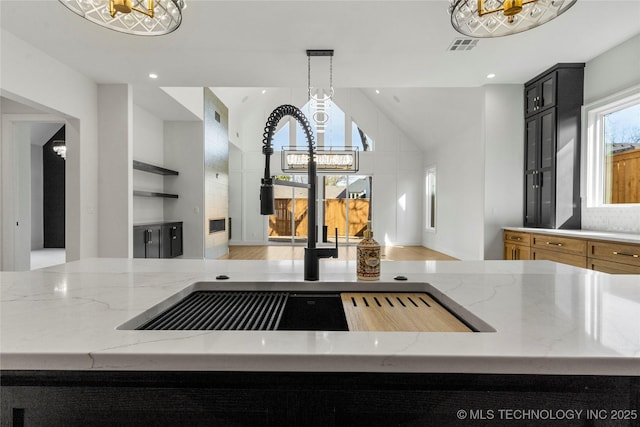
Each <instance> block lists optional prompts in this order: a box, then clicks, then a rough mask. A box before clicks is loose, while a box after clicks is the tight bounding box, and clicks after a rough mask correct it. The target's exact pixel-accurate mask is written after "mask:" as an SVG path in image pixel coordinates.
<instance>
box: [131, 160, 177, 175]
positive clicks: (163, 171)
mask: <svg viewBox="0 0 640 427" xmlns="http://www.w3.org/2000/svg"><path fill="white" fill-rule="evenodd" d="M133 168H134V169H136V170H139V171H143V172H150V173H157V174H158V175H178V174H179V172H178V171H174V170H171V169H167V168H163V167H160V166H156V165H152V164H149V163H144V162H141V161H138V160H134V161H133Z"/></svg>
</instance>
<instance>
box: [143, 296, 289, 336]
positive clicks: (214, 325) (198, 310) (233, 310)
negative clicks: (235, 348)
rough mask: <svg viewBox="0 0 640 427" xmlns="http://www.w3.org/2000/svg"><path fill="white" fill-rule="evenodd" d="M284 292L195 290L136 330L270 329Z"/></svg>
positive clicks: (277, 317)
mask: <svg viewBox="0 0 640 427" xmlns="http://www.w3.org/2000/svg"><path fill="white" fill-rule="evenodd" d="M287 297H288V293H287V292H219V291H196V292H193V293H192V294H190V295H188V296H187V297H186V298H184V299H182V300H181V301H179V302H177V303H176V304H174V305H173V306H171V307H170V308H168V309H167V310H165V311H164V312H162V313H160V314H159V315H158V316H156V317H155V318H153V319H151V320H150V321H148V322H146V323H144V324H143V325H142V326H139V327H138V328H136V329H138V330H220V331H273V330H276V329H277V328H278V325H279V323H280V319H281V318H282V312H283V310H284V306H285V304H286V302H287Z"/></svg>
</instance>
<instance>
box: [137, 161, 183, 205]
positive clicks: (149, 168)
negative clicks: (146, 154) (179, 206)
mask: <svg viewBox="0 0 640 427" xmlns="http://www.w3.org/2000/svg"><path fill="white" fill-rule="evenodd" d="M133 169H135V170H139V171H142V172H149V173H155V174H158V175H165V176H166V175H173V176H176V175H178V174H179V173H178V171H174V170H171V169H167V168H163V167H161V166H156V165H152V164H149V163H145V162H141V161H139V160H134V161H133ZM133 195H134V197H164V198H168V199H177V198H178V195H177V194H169V193H162V192H159V191H143V190H133Z"/></svg>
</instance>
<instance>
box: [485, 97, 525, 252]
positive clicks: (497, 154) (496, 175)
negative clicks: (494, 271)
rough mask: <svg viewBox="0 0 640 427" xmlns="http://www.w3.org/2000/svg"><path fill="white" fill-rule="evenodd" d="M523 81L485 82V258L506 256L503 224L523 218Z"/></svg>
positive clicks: (517, 222)
mask: <svg viewBox="0 0 640 427" xmlns="http://www.w3.org/2000/svg"><path fill="white" fill-rule="evenodd" d="M522 105H524V93H523V87H522V85H487V86H484V109H483V113H484V114H483V119H484V141H485V142H484V145H485V153H484V163H485V165H484V171H485V175H484V259H503V256H504V254H503V252H504V248H503V241H502V227H504V226H505V225H515V226H517V225H521V224H522V218H523V197H524V194H523V191H524V183H523V173H522V168H523V165H524V160H523V159H524V141H523V138H524V119H523V112H522V108H518V107H519V106H522Z"/></svg>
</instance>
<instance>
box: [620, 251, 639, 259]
mask: <svg viewBox="0 0 640 427" xmlns="http://www.w3.org/2000/svg"><path fill="white" fill-rule="evenodd" d="M613 254H614V255H622V256H630V257H634V258H640V255H638V254H626V253H624V252H618V251H613Z"/></svg>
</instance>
